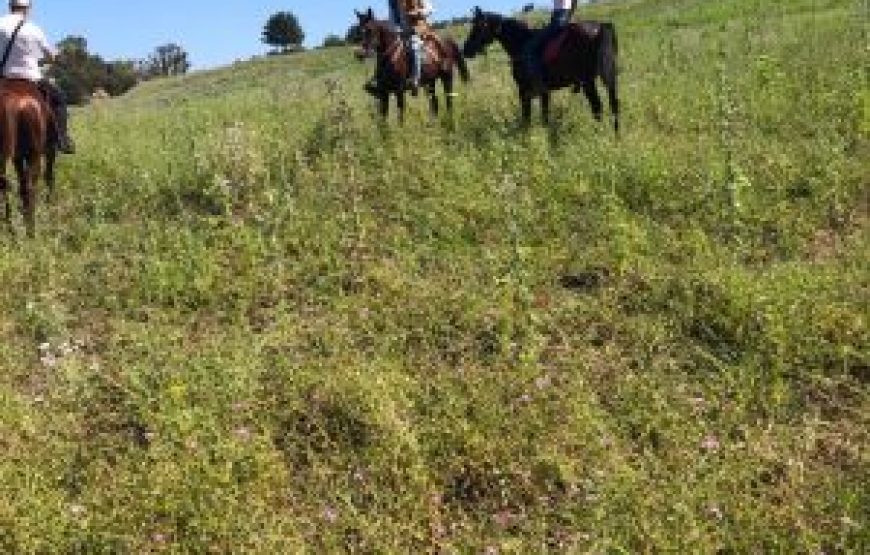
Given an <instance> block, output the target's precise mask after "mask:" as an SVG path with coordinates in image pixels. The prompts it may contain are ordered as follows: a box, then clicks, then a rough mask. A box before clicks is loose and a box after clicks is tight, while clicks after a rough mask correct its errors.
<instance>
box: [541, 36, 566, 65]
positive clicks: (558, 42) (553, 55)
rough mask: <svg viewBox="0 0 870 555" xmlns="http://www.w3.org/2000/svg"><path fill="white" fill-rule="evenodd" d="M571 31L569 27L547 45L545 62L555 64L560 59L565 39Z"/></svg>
mask: <svg viewBox="0 0 870 555" xmlns="http://www.w3.org/2000/svg"><path fill="white" fill-rule="evenodd" d="M570 32H571V27H568V28H567V29H565V30H564V31H562V32H561V33H559V34H558V35H556V36H555V37H554V38H553V39H551V40H550V42H548V43H547V46H546V47H545V48H544V63H545V64H553V63H555V62H556V60H558V59H559V53H561V52H562V46H563V45H564V44H565V39H567V38H568V35H569V34H570Z"/></svg>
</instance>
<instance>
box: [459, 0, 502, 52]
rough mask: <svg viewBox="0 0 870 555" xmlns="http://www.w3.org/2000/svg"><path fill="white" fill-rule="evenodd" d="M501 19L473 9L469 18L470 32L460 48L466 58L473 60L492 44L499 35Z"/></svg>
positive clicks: (477, 8)
mask: <svg viewBox="0 0 870 555" xmlns="http://www.w3.org/2000/svg"><path fill="white" fill-rule="evenodd" d="M501 26H502V18H501V16H499V15H497V14H493V13H487V12H484V11H483V10H481V9H480V7H475V8H474V11H473V12H472V17H471V32H470V33H469V34H468V38H467V39H466V40H465V45H464V46H463V47H462V54H463V55H464V56H465V57H466V58H473V57H475V56H477V55H478V54H481V53H482V52H485V51H486V49H487V47H488V46H489V45H490V44H492V43H493V42H494V41H495V40H496V39H497V38H498V36H499V34H500V33H501Z"/></svg>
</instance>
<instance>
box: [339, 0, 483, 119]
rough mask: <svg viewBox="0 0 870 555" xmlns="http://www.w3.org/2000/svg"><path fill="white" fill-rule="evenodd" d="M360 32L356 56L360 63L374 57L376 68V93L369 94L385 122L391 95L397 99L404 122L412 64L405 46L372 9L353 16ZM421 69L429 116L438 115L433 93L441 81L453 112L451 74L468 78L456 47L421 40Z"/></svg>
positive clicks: (432, 37)
mask: <svg viewBox="0 0 870 555" xmlns="http://www.w3.org/2000/svg"><path fill="white" fill-rule="evenodd" d="M356 16H357V18H358V19H359V28H360V30H361V31H362V45H361V48H360V51H359V53H358V56H359V57H360V58H361V59H363V58H367V57H371V56H376V57H377V65H376V68H375V81H376V86H375V90H373V91H370V92H371V93H372V94H374V95H375V96H376V97H377V98H378V101H379V103H380V113H381V115H382V116H383V117H384V119H386V117H387V115H388V114H389V111H390V95H391V94H392V95H395V96H396V102H397V104H398V108H399V121H402V120H403V119H404V112H405V93H406V92H407V91H408V89H409V87H408V77H409V75H410V73H411V64H410V62H409V60H408V54H409V53H408V46H407V45H406V41H404V40H403V39H402V37H401V35H400V34H399V33H398V32H397V31H396V30H395V28H394V26H393V24H392V23H390V22H387V21H379V20H376V19H375V16H374V13H373V12H372V10H371V8H369V10H368V11H367V12H366V13H360V12H356ZM423 42H424V56H423V67H422V68H421V69H422V71H421V78H420V86H421V87H422V88H423V89H425V90H426V91H427V93H428V95H429V108H430V111H431V112H432V115H433V116H434V115H438V111H439V102H438V95H437V92H436V90H435V87H436V85H437V84H438V81H439V80H440V81H441V83H442V84H443V86H444V95H445V97H446V105H447V111H448V112H452V111H453V97H454V96H455V93H454V92H453V78H454V76H453V73H454V71H455V70H456V69H458V70H459V76H460V77H461V78H462V80H463V81H465V82H467V81H468V80H469V79H470V78H471V76H470V74H469V73H468V66H467V65H466V64H465V58H464V57H463V56H462V52H461V51H460V49H459V45H458V44H456V41H454V40H453V39H449V38H448V39H442V38H439V37H437V36H435V35H429V36H427V37H424V41H423Z"/></svg>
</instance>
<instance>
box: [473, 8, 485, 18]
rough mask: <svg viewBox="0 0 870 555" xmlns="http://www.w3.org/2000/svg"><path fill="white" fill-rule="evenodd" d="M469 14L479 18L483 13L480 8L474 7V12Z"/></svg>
mask: <svg viewBox="0 0 870 555" xmlns="http://www.w3.org/2000/svg"><path fill="white" fill-rule="evenodd" d="M471 13H473V14H474V17H480V16H481V14H483V11H482V10H481V9H480V6H474V10H473V11H472V12H471Z"/></svg>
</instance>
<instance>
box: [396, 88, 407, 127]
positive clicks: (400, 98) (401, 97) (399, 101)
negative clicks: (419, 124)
mask: <svg viewBox="0 0 870 555" xmlns="http://www.w3.org/2000/svg"><path fill="white" fill-rule="evenodd" d="M396 105H397V106H398V107H399V124H400V125H401V124H404V123H405V91H399V92H398V93H397V94H396Z"/></svg>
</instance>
